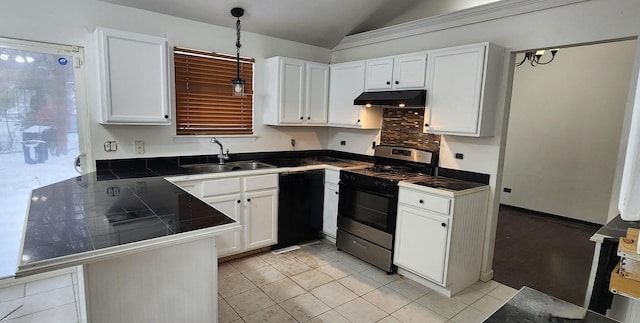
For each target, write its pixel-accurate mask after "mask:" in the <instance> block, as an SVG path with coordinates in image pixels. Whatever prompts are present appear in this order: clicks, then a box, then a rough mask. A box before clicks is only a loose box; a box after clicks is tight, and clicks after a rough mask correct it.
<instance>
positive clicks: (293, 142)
mask: <svg viewBox="0 0 640 323" xmlns="http://www.w3.org/2000/svg"><path fill="white" fill-rule="evenodd" d="M295 146H296V140H295V139H293V138H291V147H295Z"/></svg>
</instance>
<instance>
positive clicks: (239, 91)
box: [231, 7, 246, 96]
mask: <svg viewBox="0 0 640 323" xmlns="http://www.w3.org/2000/svg"><path fill="white" fill-rule="evenodd" d="M231 15H232V16H234V17H236V18H237V21H236V36H237V37H238V38H237V40H236V72H237V73H236V78H234V79H232V80H231V85H232V86H233V95H234V96H243V95H244V85H245V83H246V82H245V80H243V79H242V78H241V77H240V47H241V46H242V45H240V17H242V16H243V15H244V9H242V8H239V7H236V8H233V9H231Z"/></svg>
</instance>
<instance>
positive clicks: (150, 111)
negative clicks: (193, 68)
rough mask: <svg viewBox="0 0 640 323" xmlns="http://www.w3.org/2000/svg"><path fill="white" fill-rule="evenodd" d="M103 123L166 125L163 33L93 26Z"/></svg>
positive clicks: (168, 120)
mask: <svg viewBox="0 0 640 323" xmlns="http://www.w3.org/2000/svg"><path fill="white" fill-rule="evenodd" d="M96 38H97V40H98V62H99V72H100V94H101V104H102V119H101V123H103V124H131V125H169V124H171V118H170V113H169V111H170V110H171V109H170V103H169V102H170V91H169V63H168V58H167V57H168V52H167V50H168V45H167V39H166V38H164V37H156V36H149V35H143V34H137V33H131V32H125V31H119V30H113V29H107V28H101V27H98V28H97V29H96Z"/></svg>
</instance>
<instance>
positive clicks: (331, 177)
mask: <svg viewBox="0 0 640 323" xmlns="http://www.w3.org/2000/svg"><path fill="white" fill-rule="evenodd" d="M324 182H325V183H332V184H338V183H339V182H340V171H339V170H333V169H325V170H324Z"/></svg>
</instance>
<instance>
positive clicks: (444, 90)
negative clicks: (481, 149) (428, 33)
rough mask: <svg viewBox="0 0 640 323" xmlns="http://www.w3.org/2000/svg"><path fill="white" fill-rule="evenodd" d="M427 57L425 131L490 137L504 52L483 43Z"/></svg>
mask: <svg viewBox="0 0 640 323" xmlns="http://www.w3.org/2000/svg"><path fill="white" fill-rule="evenodd" d="M428 55H429V61H428V63H427V106H426V109H425V119H424V131H425V132H429V133H437V134H446V135H460V136H473V137H480V136H493V135H494V123H495V122H494V119H495V113H496V109H497V107H496V106H497V98H498V95H497V94H498V93H497V92H498V87H499V84H500V75H501V72H502V64H503V57H504V49H503V48H501V47H499V46H497V45H494V44H491V43H482V44H474V45H466V46H458V47H452V48H444V49H437V50H432V51H429V52H428Z"/></svg>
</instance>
